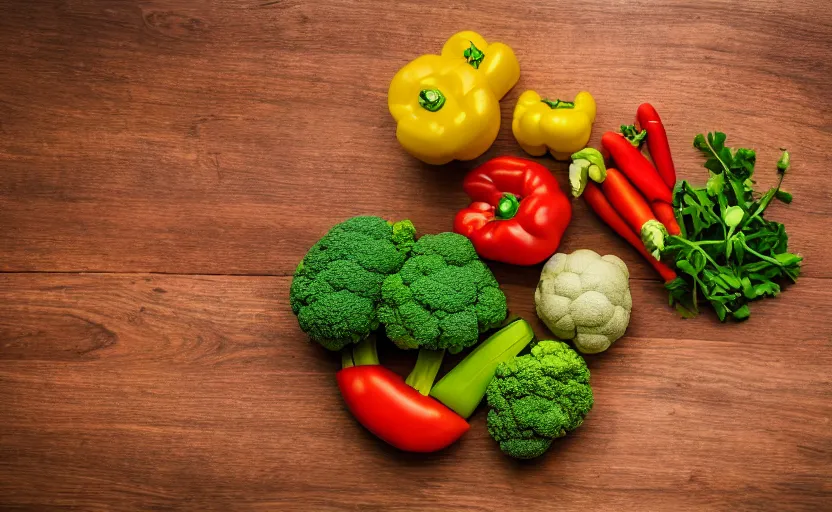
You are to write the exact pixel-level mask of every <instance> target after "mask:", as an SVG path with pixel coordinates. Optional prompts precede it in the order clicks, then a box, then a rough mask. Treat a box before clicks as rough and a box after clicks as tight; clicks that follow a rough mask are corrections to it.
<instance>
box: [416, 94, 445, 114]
mask: <svg viewBox="0 0 832 512" xmlns="http://www.w3.org/2000/svg"><path fill="white" fill-rule="evenodd" d="M443 105H445V95H444V94H442V91H440V90H439V89H422V90H421V91H419V106H420V107H422V108H423V109H425V110H427V111H428V112H436V111H438V110H439V109H440V108H442V106H443Z"/></svg>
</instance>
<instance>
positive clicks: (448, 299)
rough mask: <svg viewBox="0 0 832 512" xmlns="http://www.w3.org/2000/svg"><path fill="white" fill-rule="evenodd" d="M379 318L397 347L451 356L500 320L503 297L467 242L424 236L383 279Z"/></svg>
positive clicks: (441, 235) (448, 236)
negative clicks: (398, 268) (440, 351)
mask: <svg viewBox="0 0 832 512" xmlns="http://www.w3.org/2000/svg"><path fill="white" fill-rule="evenodd" d="M378 316H379V319H380V320H381V322H382V323H383V324H384V325H385V327H386V331H387V337H389V338H390V339H391V340H392V341H393V342H394V343H395V344H396V345H397V346H398V347H399V348H403V349H414V348H420V349H428V350H444V349H447V350H448V351H449V352H451V353H452V354H455V353H457V352H459V351H460V350H462V349H463V348H465V347H469V346H471V345H473V344H475V343H476V342H477V340H478V339H479V334H480V333H481V332H484V331H487V330H489V329H493V328H494V327H497V326H498V325H500V323H501V322H503V320H505V318H506V297H505V295H504V294H503V292H502V291H501V290H500V286H499V284H498V283H497V280H496V279H495V278H494V275H493V274H492V273H491V271H490V270H489V269H488V267H487V266H486V265H485V263H483V262H482V261H480V259H479V257H478V256H477V252H476V251H475V250H474V246H473V245H471V241H470V240H468V239H467V238H465V237H464V236H462V235H458V234H456V233H439V234H438V235H424V236H422V237H421V238H420V239H419V240H418V241H417V242H416V243H415V244H413V247H412V250H411V255H410V258H409V259H408V260H407V262H405V264H404V266H402V268H401V270H400V271H399V272H398V273H396V274H392V275H390V276H388V277H387V278H386V279H385V280H384V283H383V285H382V287H381V306H380V307H379V310H378Z"/></svg>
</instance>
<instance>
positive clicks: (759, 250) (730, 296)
mask: <svg viewBox="0 0 832 512" xmlns="http://www.w3.org/2000/svg"><path fill="white" fill-rule="evenodd" d="M726 138H727V137H726V136H725V134H724V133H722V132H713V133H708V134H707V136H706V135H703V134H699V135H697V136H696V137H695V138H694V140H693V146H694V147H695V148H696V149H698V150H699V151H701V152H702V153H703V154H704V156H705V158H706V159H705V163H704V166H705V168H706V169H708V171H709V174H710V177H709V179H708V181H707V183H706V185H705V186H704V187H694V186H693V185H691V184H690V183H688V182H687V181H681V182H679V183H678V184H677V185H676V187H675V188H674V190H673V206H674V211H675V212H676V218H677V221H678V222H679V227H680V228H681V231H682V234H681V236H671V237H669V238H668V240H667V242H666V250H665V256H666V257H668V258H670V259H672V260H673V263H674V264H675V266H676V269H677V270H678V271H679V276H678V277H677V278H676V279H675V280H673V281H671V282H669V283H667V284H666V285H665V287H666V288H667V290H668V292H669V293H670V298H669V301H670V304H671V305H674V306H676V309H677V310H678V311H679V312H680V313H681V314H682V315H683V316H687V317H690V316H695V315H696V314H698V312H699V302H700V298H701V299H704V301H706V302H707V303H708V304H710V306H711V307H712V308H713V310H714V311H715V312H716V315H717V317H718V318H719V319H720V320H722V321H725V320H727V319H728V318H733V319H734V320H745V319H747V318H748V317H749V316H750V315H751V310H750V309H749V307H748V303H749V302H750V301H753V300H757V299H760V298H763V297H775V296H777V295H778V294H779V293H780V290H781V288H780V285H779V284H778V281H781V280H784V279H787V280H791V281H796V280H797V278H798V276H799V275H800V264H801V262H802V261H803V258H802V257H801V256H799V255H797V254H793V253H790V252H788V235H787V234H786V228H785V226H783V224H780V223H778V222H772V221H769V220H766V219H765V218H764V216H763V214H764V213H765V211H766V209H767V208H768V207H769V205H770V204H771V201H772V200H774V199H778V200H780V201H782V202H784V203H790V202H791V201H792V195H791V194H790V193H788V192H785V191H783V190H781V189H780V185H781V183H782V182H783V178H784V176H785V174H786V171H787V170H788V168H789V165H790V163H791V162H790V155H789V152H788V151H784V152H783V155H782V157H781V158H780V160H779V161H778V162H777V172H778V174H779V180H778V183H777V185H776V186H775V187H773V188H771V189H770V190H768V191H767V192H765V193H764V194H762V195H761V196H760V195H758V194H755V191H754V179H753V177H754V166H755V164H756V161H757V154H756V153H755V152H754V151H753V150H751V149H745V148H739V149H736V150H734V149H731V148H730V147H727V146H726V145H725V141H726Z"/></svg>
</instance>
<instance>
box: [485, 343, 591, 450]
mask: <svg viewBox="0 0 832 512" xmlns="http://www.w3.org/2000/svg"><path fill="white" fill-rule="evenodd" d="M487 396H488V405H489V407H490V408H491V410H490V411H488V420H487V424H488V432H489V433H490V434H491V437H493V438H494V440H495V441H497V442H498V443H499V444H500V449H501V450H502V451H503V452H504V453H505V454H506V455H509V456H511V457H516V458H518V459H531V458H534V457H537V456H540V455H542V454H543V453H544V452H545V451H546V450H548V449H549V446H550V445H551V444H552V441H553V440H554V439H556V438H558V437H562V436H564V435H566V433H567V432H569V431H572V430H575V429H576V428H578V427H579V426H581V423H583V420H584V416H585V415H586V414H587V413H588V412H589V410H590V409H592V404H593V399H592V388H591V387H590V385H589V369H588V368H587V367H586V363H585V362H584V360H583V358H582V357H581V356H579V355H578V354H577V353H576V352H575V351H574V350H572V349H571V348H569V345H567V344H566V343H563V342H560V341H541V342H540V343H538V344H537V345H536V346H535V347H534V348H533V349H532V351H531V354H527V355H524V356H520V357H516V358H515V359H514V360H513V361H510V362H508V363H501V364H500V365H499V366H498V367H497V372H496V373H495V375H494V379H493V380H492V381H491V383H490V384H489V385H488V390H487Z"/></svg>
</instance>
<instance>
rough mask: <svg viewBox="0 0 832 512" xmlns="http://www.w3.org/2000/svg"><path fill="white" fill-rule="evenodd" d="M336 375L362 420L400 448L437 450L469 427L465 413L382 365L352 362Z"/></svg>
mask: <svg viewBox="0 0 832 512" xmlns="http://www.w3.org/2000/svg"><path fill="white" fill-rule="evenodd" d="M336 378H337V379H338V388H339V389H340V390H341V396H343V397H344V401H345V402H346V403H347V407H348V408H349V410H350V412H351V413H352V414H353V416H355V418H356V419H357V420H358V421H359V423H361V424H362V425H364V426H365V427H367V429H368V430H369V431H370V432H372V433H373V434H375V435H376V436H378V437H379V438H381V439H383V440H384V441H386V442H388V443H390V444H391V445H393V446H395V447H396V448H399V449H400V450H405V451H409V452H434V451H437V450H441V449H443V448H445V447H447V446H449V445H451V444H452V443H453V442H454V441H456V440H457V439H459V438H460V437H461V436H462V435H463V434H464V433H465V432H467V431H468V428H469V425H468V422H467V421H465V420H464V419H463V418H462V416H460V415H458V414H457V413H455V412H454V411H452V410H450V409H448V408H447V407H445V406H444V405H442V404H441V403H440V402H439V401H438V400H436V399H434V398H431V397H429V396H425V395H423V394H421V393H419V392H418V391H417V390H416V389H414V388H412V387H410V386H408V385H407V384H406V383H405V381H404V379H403V378H402V377H400V376H399V375H398V374H396V373H395V372H392V371H390V370H388V369H387V368H385V367H383V366H380V365H363V366H351V367H349V368H344V369H343V370H340V371H339V372H338V373H337V375H336Z"/></svg>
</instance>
